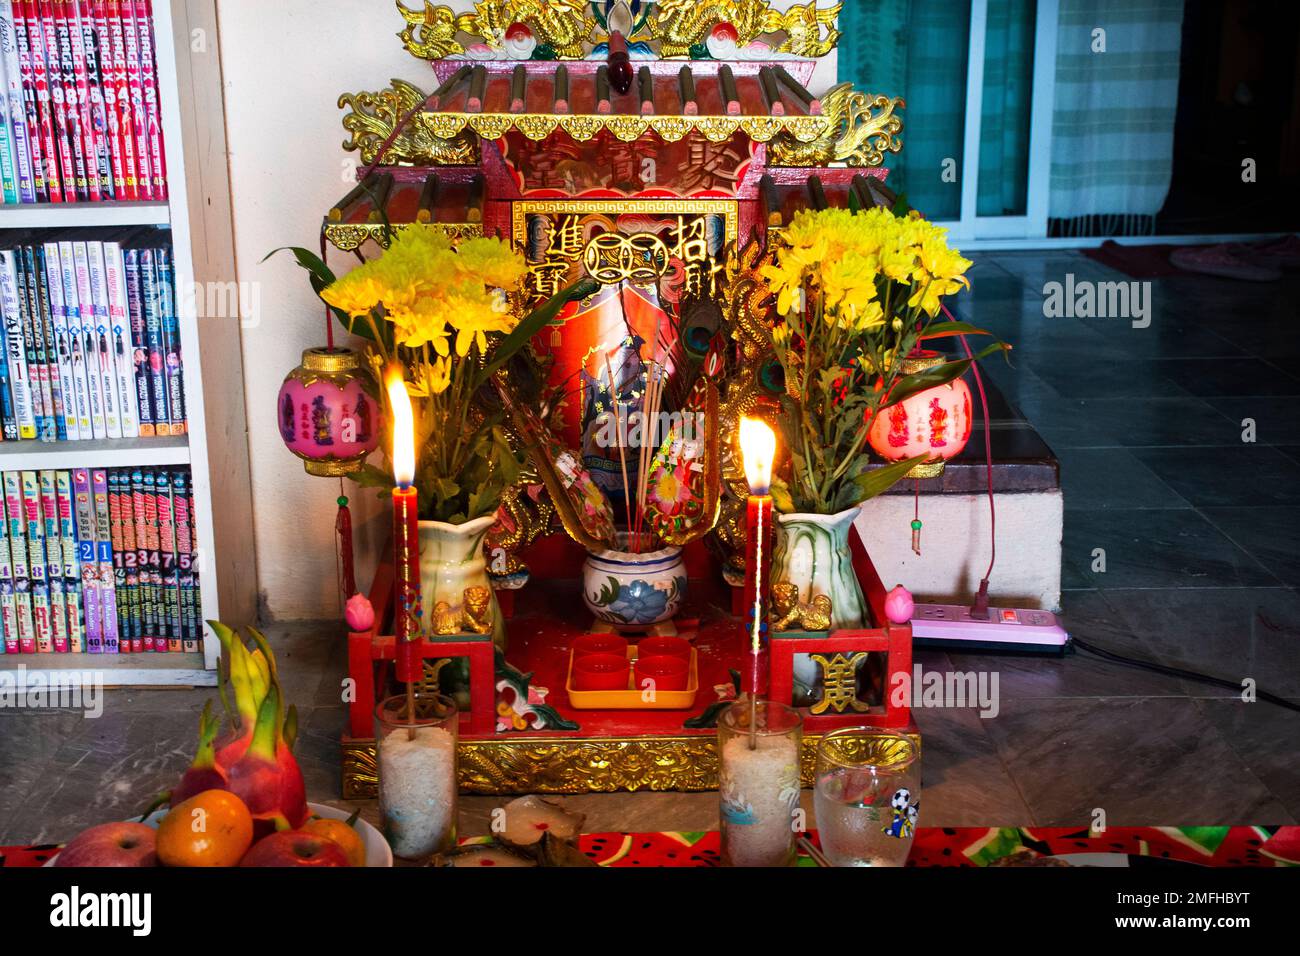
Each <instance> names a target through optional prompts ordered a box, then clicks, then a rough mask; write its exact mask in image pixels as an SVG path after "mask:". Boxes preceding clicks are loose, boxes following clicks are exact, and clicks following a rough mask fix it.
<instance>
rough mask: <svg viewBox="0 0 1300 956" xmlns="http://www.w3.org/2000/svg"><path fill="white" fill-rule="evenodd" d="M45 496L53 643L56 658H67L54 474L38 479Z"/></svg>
mask: <svg viewBox="0 0 1300 956" xmlns="http://www.w3.org/2000/svg"><path fill="white" fill-rule="evenodd" d="M37 480H38V482H39V487H40V493H41V522H42V525H43V528H44V532H45V581H46V585H47V587H48V588H49V591H50V639H51V641H52V642H53V644H54V652H55V653H56V654H66V653H68V650H69V644H68V604H67V600H66V597H65V595H64V587H63V545H62V542H60V540H59V503H58V496H57V494H56V492H55V484H56V478H55V473H54V472H53V471H48V470H47V471H42V472H40V473H39V474H38V475H37Z"/></svg>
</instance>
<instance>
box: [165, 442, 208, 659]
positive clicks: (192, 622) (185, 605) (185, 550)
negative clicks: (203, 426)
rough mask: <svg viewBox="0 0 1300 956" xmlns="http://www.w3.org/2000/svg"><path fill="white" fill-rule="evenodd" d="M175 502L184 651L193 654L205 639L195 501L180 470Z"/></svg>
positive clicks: (186, 476)
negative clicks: (198, 585)
mask: <svg viewBox="0 0 1300 956" xmlns="http://www.w3.org/2000/svg"><path fill="white" fill-rule="evenodd" d="M172 502H173V508H174V510H175V512H176V569H177V590H178V591H179V597H180V602H179V603H180V623H181V650H183V651H185V652H187V653H192V652H194V651H197V650H198V649H199V641H200V640H201V639H202V632H201V624H200V622H199V614H200V611H199V607H198V595H197V593H196V590H195V579H194V576H195V571H196V568H195V566H194V501H193V497H192V495H191V493H190V488H189V474H188V473H187V472H186V471H185V470H184V469H183V468H178V469H177V470H176V471H174V472H172Z"/></svg>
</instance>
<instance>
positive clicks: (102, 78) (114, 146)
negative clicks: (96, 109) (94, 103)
mask: <svg viewBox="0 0 1300 956" xmlns="http://www.w3.org/2000/svg"><path fill="white" fill-rule="evenodd" d="M86 6H88V7H89V21H90V22H91V23H92V25H93V26H92V30H91V34H90V37H91V38H90V39H89V40H87V46H86V49H87V51H88V52H87V54H86V59H87V66H89V60H90V53H89V51H90V49H91V48H92V46H93V48H94V51H95V66H96V68H97V75H96V76H95V77H94V79H95V80H96V82H97V84H98V89H99V92H98V103H99V106H100V109H101V110H102V111H103V112H102V115H103V121H104V141H105V148H106V149H107V151H108V162H109V171H110V173H111V175H112V183H113V198H114V199H126V198H128V197H127V195H126V167H125V165H124V164H123V161H122V159H123V155H124V154H123V151H122V132H121V122H122V118H121V115H120V114H119V113H118V109H117V79H116V77H115V76H114V73H113V40H112V30H111V28H110V26H109V22H108V5H107V3H106V2H105V0H89V3H87V4H86ZM86 19H87V18H86V17H84V16H83V19H82V22H83V23H85V22H86ZM95 96H96V94H95V93H94V92H93V90H92V92H91V97H92V98H94V97H95Z"/></svg>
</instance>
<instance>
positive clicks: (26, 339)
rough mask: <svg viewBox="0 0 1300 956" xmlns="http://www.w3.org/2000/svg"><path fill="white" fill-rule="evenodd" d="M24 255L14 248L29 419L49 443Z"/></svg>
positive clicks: (39, 358)
mask: <svg viewBox="0 0 1300 956" xmlns="http://www.w3.org/2000/svg"><path fill="white" fill-rule="evenodd" d="M25 252H26V250H25V249H15V250H14V261H15V270H16V273H15V274H16V276H17V282H18V311H19V314H20V318H21V321H22V326H23V355H24V357H25V358H26V362H27V383H28V390H29V392H30V393H31V402H32V419H33V420H34V422H35V424H36V437H37V438H39V439H40V440H41V441H52V440H53V438H52V435H51V432H50V428H49V426H50V424H51V423H52V422H53V419H52V418H49V417H48V416H47V415H46V413H45V389H44V388H43V387H42V382H41V379H42V375H41V366H42V362H41V356H40V352H39V349H38V347H37V339H36V320H35V318H34V317H33V315H32V311H33V310H32V298H31V289H30V281H29V280H30V274H29V272H28V268H27V264H26V262H25V261H24V259H25ZM45 384H47V385H48V384H49V383H48V382H47V383H45Z"/></svg>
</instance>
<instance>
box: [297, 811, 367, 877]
mask: <svg viewBox="0 0 1300 956" xmlns="http://www.w3.org/2000/svg"><path fill="white" fill-rule="evenodd" d="M302 830H303V831H304V832H306V833H314V834H316V835H317V836H319V837H324V838H325V839H327V840H332V841H333V842H335V843H337V844H338V845H339V849H341V850H342V851H343V853H344V855H345V856H346V857H347V858H348V866H365V865H366V845H365V844H364V843H362V842H361V834H360V833H358V832H357V831H356V830H354V829H353V828H352V827H350V826H348V825H347V823H346V822H345V821H343V820H328V819H325V818H322V817H315V818H313V819H311V820H308V821H307V822H306V823H304V824H303V825H302Z"/></svg>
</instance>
